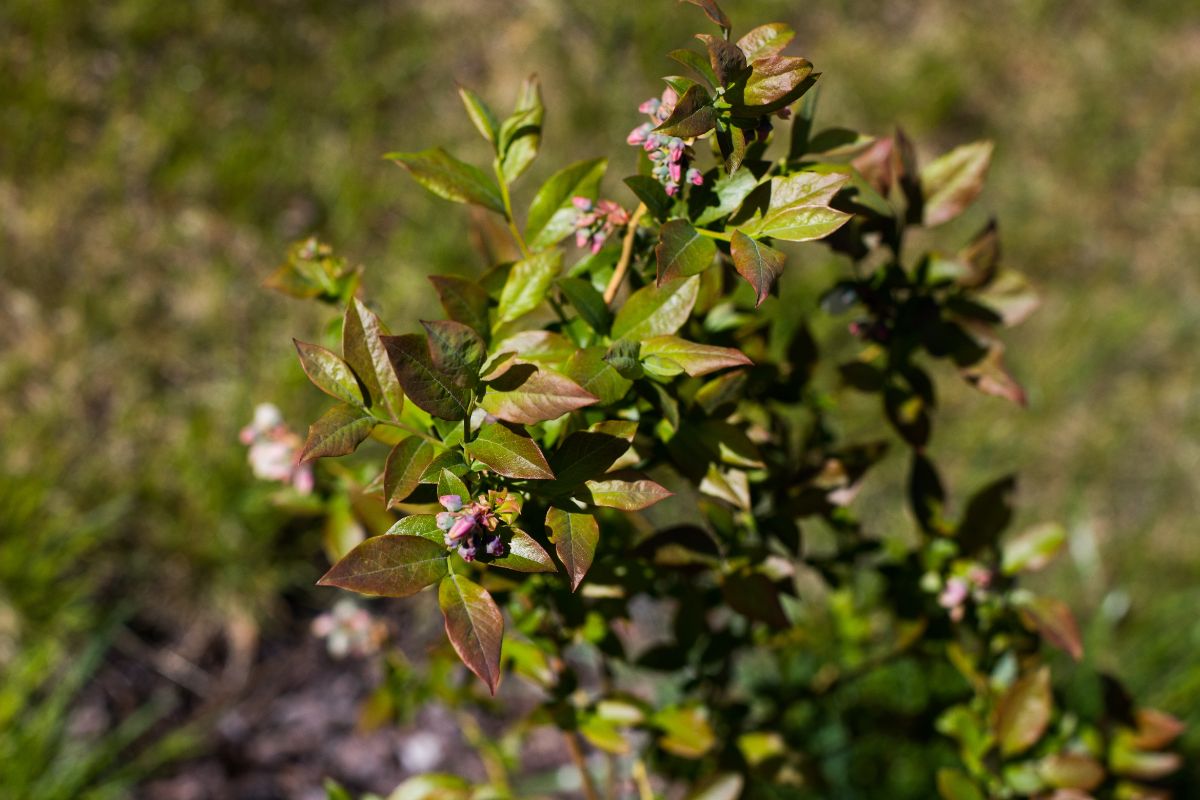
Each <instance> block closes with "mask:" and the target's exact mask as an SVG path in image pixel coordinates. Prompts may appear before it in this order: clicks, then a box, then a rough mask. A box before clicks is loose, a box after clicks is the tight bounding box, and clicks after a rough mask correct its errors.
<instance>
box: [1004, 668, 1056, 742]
mask: <svg viewBox="0 0 1200 800" xmlns="http://www.w3.org/2000/svg"><path fill="white" fill-rule="evenodd" d="M1052 707H1053V699H1052V697H1051V695H1050V668H1049V667H1044V666H1043V667H1039V668H1037V669H1036V670H1034V671H1032V672H1029V673H1027V674H1025V675H1023V676H1022V677H1021V678H1020V679H1019V680H1018V681H1017V682H1016V683H1014V684H1013V685H1012V686H1011V687H1009V689H1008V691H1007V692H1005V693H1004V694H1003V695H1002V696H1001V697H1000V699H999V701H997V703H996V707H995V710H994V711H993V713H992V730H993V731H994V732H995V734H996V739H997V741H998V742H999V744H1000V750H1001V752H1002V753H1003V754H1004V755H1005V756H1014V755H1016V754H1018V753H1023V752H1025V751H1026V750H1028V749H1029V748H1031V747H1033V745H1034V744H1036V743H1037V741H1038V740H1039V739H1041V738H1042V734H1043V733H1044V732H1045V731H1046V726H1047V725H1048V724H1049V722H1050V712H1051V709H1052Z"/></svg>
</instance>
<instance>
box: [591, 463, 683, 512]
mask: <svg viewBox="0 0 1200 800" xmlns="http://www.w3.org/2000/svg"><path fill="white" fill-rule="evenodd" d="M673 494H674V493H673V492H670V491H668V490H667V489H666V488H665V487H663V486H662V485H660V484H658V483H656V482H655V481H652V480H650V479H649V478H646V477H644V476H639V475H637V474H636V473H635V474H632V475H630V474H627V473H619V472H614V473H612V474H610V475H605V476H604V477H603V478H600V479H598V480H594V481H585V482H584V489H583V490H582V491H580V492H579V498H580V499H581V500H583V501H584V502H586V503H591V504H592V505H594V506H603V507H604V508H619V509H621V510H622V511H641V510H642V509H646V508H649V507H650V506H652V505H654V504H655V503H659V502H661V501H663V500H666V499H667V498H668V497H671V496H672V495H673Z"/></svg>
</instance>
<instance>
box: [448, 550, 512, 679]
mask: <svg viewBox="0 0 1200 800" xmlns="http://www.w3.org/2000/svg"><path fill="white" fill-rule="evenodd" d="M438 605H439V606H441V608H442V614H443V615H444V616H445V617H446V636H447V637H448V638H449V639H450V644H452V645H453V646H454V650H455V652H456V653H458V657H459V658H461V659H462V662H463V663H464V664H466V665H467V668H468V669H470V670H471V671H472V672H474V673H475V674H476V675H478V676H479V679H480V680H482V681H483V682H484V683H486V684H487V687H488V690H489V691H491V693H492V694H493V695H494V694H496V688H497V687H498V686H499V685H500V644H501V642H502V641H503V639H504V617H503V616H502V615H501V614H500V609H499V607H498V606H497V605H496V601H495V600H493V599H492V596H491V595H490V594H488V591H487V590H486V589H484V588H483V587H482V586H480V585H479V584H477V583H473V582H472V581H470V580H468V579H467V578H464V577H463V576H462V575H456V574H454V573H450V574H449V575H447V576H446V577H445V578H443V579H442V582H441V584H440V585H439V586H438Z"/></svg>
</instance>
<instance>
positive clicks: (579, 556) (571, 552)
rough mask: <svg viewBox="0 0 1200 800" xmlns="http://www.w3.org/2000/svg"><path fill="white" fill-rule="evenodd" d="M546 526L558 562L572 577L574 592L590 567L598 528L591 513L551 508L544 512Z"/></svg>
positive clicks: (598, 538)
mask: <svg viewBox="0 0 1200 800" xmlns="http://www.w3.org/2000/svg"><path fill="white" fill-rule="evenodd" d="M546 527H547V528H549V529H550V541H551V542H553V543H554V549H555V551H556V552H557V553H558V559H559V561H561V562H562V563H563V566H564V567H566V568H567V574H568V575H570V576H571V591H575V590H576V589H578V588H579V583H580V581H582V580H583V576H584V575H587V571H588V569H589V568H590V567H591V566H592V559H593V558H594V557H595V555H596V544H597V543H598V542H599V541H600V526H599V525H597V524H596V518H595V517H593V516H592V515H591V514H580V513H577V512H571V511H564V510H563V509H561V508H551V509H550V510H549V511H547V512H546Z"/></svg>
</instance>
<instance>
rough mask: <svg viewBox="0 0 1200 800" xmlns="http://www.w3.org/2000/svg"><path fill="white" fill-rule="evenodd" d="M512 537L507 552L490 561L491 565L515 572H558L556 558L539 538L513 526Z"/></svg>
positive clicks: (507, 545)
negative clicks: (540, 542) (551, 555)
mask: <svg viewBox="0 0 1200 800" xmlns="http://www.w3.org/2000/svg"><path fill="white" fill-rule="evenodd" d="M511 530H512V538H510V539H509V540H508V542H507V544H506V548H507V549H506V552H505V554H504V555H503V556H501V557H500V558H494V559H492V560H491V561H488V562H487V563H488V565H489V566H493V567H503V568H504V569H511V570H512V571H513V572H557V571H558V568H557V567H555V566H554V559H552V558H550V554H549V553H547V552H546V550H545V548H543V547H542V546H541V545H540V544H538V541H537V539H534V538H533V537H532V536H530V535H529V534H528V533H526V532H525V531H523V530H521V529H520V528H512V529H511Z"/></svg>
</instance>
